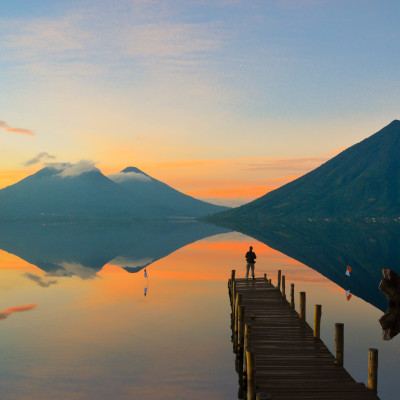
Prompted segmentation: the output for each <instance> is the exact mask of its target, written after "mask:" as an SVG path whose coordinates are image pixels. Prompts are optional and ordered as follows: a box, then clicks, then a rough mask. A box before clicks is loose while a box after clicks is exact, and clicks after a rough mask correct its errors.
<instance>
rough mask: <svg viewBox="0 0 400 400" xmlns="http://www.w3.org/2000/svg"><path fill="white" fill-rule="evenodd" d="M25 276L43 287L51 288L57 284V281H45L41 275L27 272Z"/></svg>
mask: <svg viewBox="0 0 400 400" xmlns="http://www.w3.org/2000/svg"><path fill="white" fill-rule="evenodd" d="M24 276H25V277H26V278H28V279H30V280H31V281H33V282H36V283H37V284H38V285H39V286H41V287H49V286H50V285H54V284H55V283H57V280H52V281H45V280H44V279H43V278H41V277H40V276H39V275H35V274H31V273H29V272H26V273H25V274H24Z"/></svg>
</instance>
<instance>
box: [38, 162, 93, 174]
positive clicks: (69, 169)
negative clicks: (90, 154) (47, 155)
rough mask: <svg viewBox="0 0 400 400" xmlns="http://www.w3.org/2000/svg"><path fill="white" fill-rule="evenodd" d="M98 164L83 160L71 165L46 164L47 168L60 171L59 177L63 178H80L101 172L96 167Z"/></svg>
mask: <svg viewBox="0 0 400 400" xmlns="http://www.w3.org/2000/svg"><path fill="white" fill-rule="evenodd" d="M95 165H96V163H95V162H94V161H90V160H81V161H79V162H77V163H76V164H71V163H45V166H46V167H50V168H54V169H57V170H59V171H60V173H59V176H61V177H62V178H67V177H73V176H79V175H82V174H84V173H86V172H91V171H99V169H98V168H96V167H95Z"/></svg>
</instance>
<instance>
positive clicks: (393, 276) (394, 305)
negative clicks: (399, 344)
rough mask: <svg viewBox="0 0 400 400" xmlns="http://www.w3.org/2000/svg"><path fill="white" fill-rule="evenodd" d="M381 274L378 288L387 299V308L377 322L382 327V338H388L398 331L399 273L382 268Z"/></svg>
mask: <svg viewBox="0 0 400 400" xmlns="http://www.w3.org/2000/svg"><path fill="white" fill-rule="evenodd" d="M382 274H383V279H382V281H381V283H380V284H379V289H380V290H381V291H382V292H383V293H384V295H385V296H386V298H387V300H388V309H387V310H386V312H385V314H383V315H382V317H381V318H380V319H379V322H380V324H381V326H382V329H383V333H382V337H383V339H384V340H390V339H392V338H394V337H395V336H396V335H397V334H398V333H400V275H398V274H397V273H396V272H394V271H393V270H391V269H389V268H384V269H383V270H382Z"/></svg>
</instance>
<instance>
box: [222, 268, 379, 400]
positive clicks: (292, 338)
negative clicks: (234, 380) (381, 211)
mask: <svg viewBox="0 0 400 400" xmlns="http://www.w3.org/2000/svg"><path fill="white" fill-rule="evenodd" d="M281 283H282V286H281ZM228 287H229V294H230V299H231V306H232V340H233V348H234V352H235V353H236V354H237V357H236V370H237V372H238V374H239V384H240V388H239V398H245V399H247V400H256V399H257V400H267V399H268V400H269V399H272V400H278V399H279V400H281V399H282V400H284V399H288V400H289V399H292V400H293V399H299V400H300V399H321V400H322V399H338V400H339V399H343V400H346V399H349V400H358V399H371V400H372V399H375V400H377V399H379V397H378V396H377V394H376V390H377V350H375V349H370V353H369V356H370V365H369V377H368V386H369V388H367V387H366V386H365V385H364V384H363V383H357V382H356V381H355V380H354V379H353V378H352V377H351V376H350V374H349V373H348V372H347V371H346V370H345V369H344V368H343V324H336V331H335V333H336V338H335V349H336V357H334V356H333V355H332V353H331V352H330V351H329V349H328V348H327V347H326V346H325V344H324V343H323V342H322V341H321V339H320V338H319V329H320V328H319V324H320V321H321V306H320V305H319V306H316V308H315V324H314V325H315V326H314V330H313V329H311V327H310V326H309V325H308V324H307V322H306V321H305V293H302V294H301V295H300V302H301V304H300V315H299V314H298V313H297V312H296V311H295V309H294V285H291V295H290V298H289V301H287V300H286V292H285V277H284V276H282V282H281V274H280V271H279V275H278V284H277V287H275V286H273V285H272V284H271V280H269V279H267V277H266V275H265V276H264V278H257V279H256V280H253V279H249V280H246V279H235V273H234V271H232V277H231V279H230V280H229V284H228Z"/></svg>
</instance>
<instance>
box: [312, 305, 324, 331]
mask: <svg viewBox="0 0 400 400" xmlns="http://www.w3.org/2000/svg"><path fill="white" fill-rule="evenodd" d="M321 309H322V306H321V304H316V305H315V309H314V337H315V338H317V339H319V338H320V337H321V334H320V332H321V315H322V310H321Z"/></svg>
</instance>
